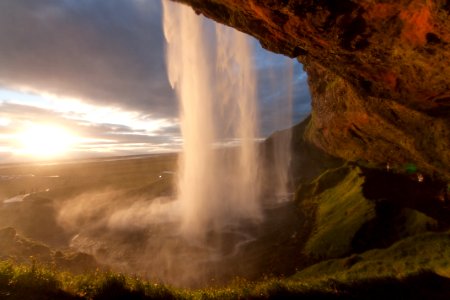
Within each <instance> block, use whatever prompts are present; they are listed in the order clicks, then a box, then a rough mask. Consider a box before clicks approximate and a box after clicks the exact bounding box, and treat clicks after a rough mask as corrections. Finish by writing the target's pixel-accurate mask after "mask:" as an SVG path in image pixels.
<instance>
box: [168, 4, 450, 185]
mask: <svg viewBox="0 0 450 300" xmlns="http://www.w3.org/2000/svg"><path fill="white" fill-rule="evenodd" d="M175 1H178V2H184V3H187V4H189V5H191V6H192V7H193V8H194V10H195V11H196V12H197V13H201V14H203V15H205V16H206V17H209V18H212V19H214V20H216V21H218V22H221V23H224V24H227V25H230V26H232V27H235V28H237V29H238V30H241V31H243V32H246V33H249V34H251V35H253V36H255V37H256V38H257V39H259V40H260V42H261V44H262V45H263V47H265V48H267V49H268V50H270V51H273V52H277V53H282V54H285V55H288V56H290V57H297V58H298V60H299V61H300V62H301V63H303V64H304V66H305V70H306V72H307V73H308V75H309V85H310V89H311V93H312V99H313V103H312V105H313V112H312V120H311V123H310V126H309V129H308V131H307V138H308V139H309V141H311V142H312V143H314V144H315V145H316V146H318V147H319V148H321V149H323V150H325V151H326V152H328V153H329V154H332V155H335V156H338V157H342V158H344V159H347V160H352V161H359V162H362V163H365V164H368V165H369V166H384V165H387V164H389V165H390V166H392V167H393V168H397V169H398V170H399V171H402V170H404V169H405V166H408V169H409V170H411V169H417V170H418V171H419V172H423V173H426V174H429V175H434V176H436V177H439V178H441V179H444V180H450V150H449V149H450V2H449V1H446V0H396V1H393V0H383V1H382V0H360V1H359V0H358V1H356V0H354V1H352V0H339V1H337V0H336V1H332V0H331V1H330V0H295V1H294V0H246V1H241V0H239V1H237V0H175Z"/></svg>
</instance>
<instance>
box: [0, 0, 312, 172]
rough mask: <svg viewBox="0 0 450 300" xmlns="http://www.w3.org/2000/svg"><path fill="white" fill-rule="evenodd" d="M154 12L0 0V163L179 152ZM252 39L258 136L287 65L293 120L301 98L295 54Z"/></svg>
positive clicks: (301, 112) (138, 4)
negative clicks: (270, 48)
mask: <svg viewBox="0 0 450 300" xmlns="http://www.w3.org/2000/svg"><path fill="white" fill-rule="evenodd" d="M161 16H162V8H161V3H160V1H159V0H108V1H102V0H2V1H0V41H1V42H0V163H9V162H18V161H25V160H34V159H47V160H48V159H53V158H58V157H60V158H78V157H96V156H115V155H135V154H148V153H160V152H173V151H178V150H179V149H180V147H181V144H182V137H181V136H180V131H179V126H178V115H179V106H178V101H177V99H176V97H175V93H174V91H173V90H172V89H171V87H170V85H169V82H168V79H167V74H166V61H165V47H166V45H165V40H164V35H163V30H162V22H161ZM253 43H254V45H255V50H254V58H253V59H254V62H255V67H256V71H257V74H258V95H259V96H258V101H259V109H260V112H261V117H260V132H261V137H266V136H268V135H269V134H270V133H271V132H273V131H275V130H277V129H281V128H278V127H279V123H277V122H276V121H274V117H273V111H274V110H276V109H279V105H278V106H277V103H278V102H277V101H278V100H280V97H285V95H286V91H287V89H289V88H288V85H286V78H287V77H286V70H287V66H289V65H290V64H293V68H294V76H293V78H294V79H293V86H292V88H293V94H294V98H293V100H294V113H293V119H294V121H295V122H297V121H299V120H301V119H302V118H304V117H305V116H306V115H307V114H308V113H309V111H310V96H309V91H308V88H307V83H306V80H307V78H306V74H305V73H304V72H303V71H302V66H301V65H300V64H299V63H298V62H296V61H292V60H289V59H287V58H286V57H283V56H281V55H276V54H273V53H269V52H267V51H265V50H263V49H262V48H261V47H260V46H259V44H258V42H257V41H256V40H254V41H253ZM283 81H284V83H283ZM49 146H52V148H53V149H54V152H53V153H52V152H49V151H48V148H49ZM46 149H47V150H46Z"/></svg>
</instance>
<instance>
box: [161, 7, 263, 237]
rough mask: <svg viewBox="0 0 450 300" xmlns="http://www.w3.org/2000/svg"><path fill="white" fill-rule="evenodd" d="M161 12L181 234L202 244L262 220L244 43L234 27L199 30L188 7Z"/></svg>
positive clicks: (252, 82)
mask: <svg viewBox="0 0 450 300" xmlns="http://www.w3.org/2000/svg"><path fill="white" fill-rule="evenodd" d="M163 7H164V20H163V22H164V34H165V37H166V40H167V67H168V76H169V81H170V84H171V85H172V87H173V88H174V89H175V91H176V93H177V96H178V99H179V102H180V109H181V113H180V126H181V133H182V136H183V153H182V156H181V158H180V161H179V174H178V176H179V179H178V200H179V202H180V205H181V232H182V233H183V235H184V236H186V237H189V238H193V239H204V238H205V237H206V235H207V234H208V233H209V232H211V231H222V230H225V229H227V228H230V227H231V228H232V227H233V226H235V225H236V224H237V223H239V222H241V221H252V222H257V221H260V220H261V219H262V212H261V207H260V203H259V198H260V197H259V191H260V179H259V172H258V159H259V154H258V144H257V142H256V141H257V138H258V130H257V128H258V119H257V106H256V96H257V95H256V79H255V71H254V66H253V63H252V46H251V42H250V39H249V38H248V37H246V36H245V35H244V34H242V33H240V32H238V31H236V30H233V29H230V28H225V27H223V26H219V25H214V26H215V28H212V27H213V26H209V27H208V26H205V21H204V19H203V18H201V17H199V16H197V15H195V14H194V12H193V11H192V10H191V9H190V8H188V7H185V6H183V5H180V4H175V3H171V2H170V1H163ZM211 41H213V42H211ZM214 41H215V43H214ZM226 141H228V142H229V141H233V142H234V147H228V148H225V147H224V145H225V144H226V143H225V142H226Z"/></svg>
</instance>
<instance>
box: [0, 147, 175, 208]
mask: <svg viewBox="0 0 450 300" xmlns="http://www.w3.org/2000/svg"><path fill="white" fill-rule="evenodd" d="M176 165H177V155H176V154H159V155H151V156H148V157H130V158H128V159H127V158H119V159H114V158H111V159H98V160H87V161H86V160H80V161H70V162H61V163H54V164H38V163H35V164H17V165H0V200H1V199H3V200H6V199H8V198H10V197H13V196H16V195H19V194H28V193H34V192H44V191H46V190H48V192H46V193H45V197H47V198H52V199H60V198H65V197H72V196H73V195H76V194H77V193H82V192H83V193H84V192H86V191H89V190H101V189H106V188H114V189H133V188H140V187H143V186H145V185H148V184H151V183H153V182H155V181H157V180H159V179H160V178H159V177H158V176H159V175H161V173H162V172H164V171H175V170H176Z"/></svg>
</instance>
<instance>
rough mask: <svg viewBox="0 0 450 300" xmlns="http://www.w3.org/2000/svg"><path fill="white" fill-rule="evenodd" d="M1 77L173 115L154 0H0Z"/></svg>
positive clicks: (10, 83) (11, 83) (4, 81)
mask: <svg viewBox="0 0 450 300" xmlns="http://www.w3.org/2000/svg"><path fill="white" fill-rule="evenodd" d="M0 41H1V42H0V65H1V66H2V68H1V69H0V84H1V85H2V86H4V87H8V88H15V89H19V88H21V89H28V90H35V91H46V92H49V93H51V94H56V95H63V96H71V97H74V98H80V99H83V100H86V101H95V103H97V104H103V105H109V106H112V105H116V106H120V107H127V108H128V109H131V110H139V111H141V112H143V113H147V114H149V115H152V116H153V117H162V116H166V117H167V116H174V115H176V114H177V111H178V108H177V103H176V101H175V97H174V93H173V91H172V90H171V88H170V86H169V84H168V81H167V78H166V73H165V58H164V38H163V34H162V28H161V8H160V2H159V1H136V0H135V1H133V0H109V1H78V0H77V1H75V0H66V1H54V0H32V1H31V0H25V1H16V0H4V1H2V2H1V4H0Z"/></svg>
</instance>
